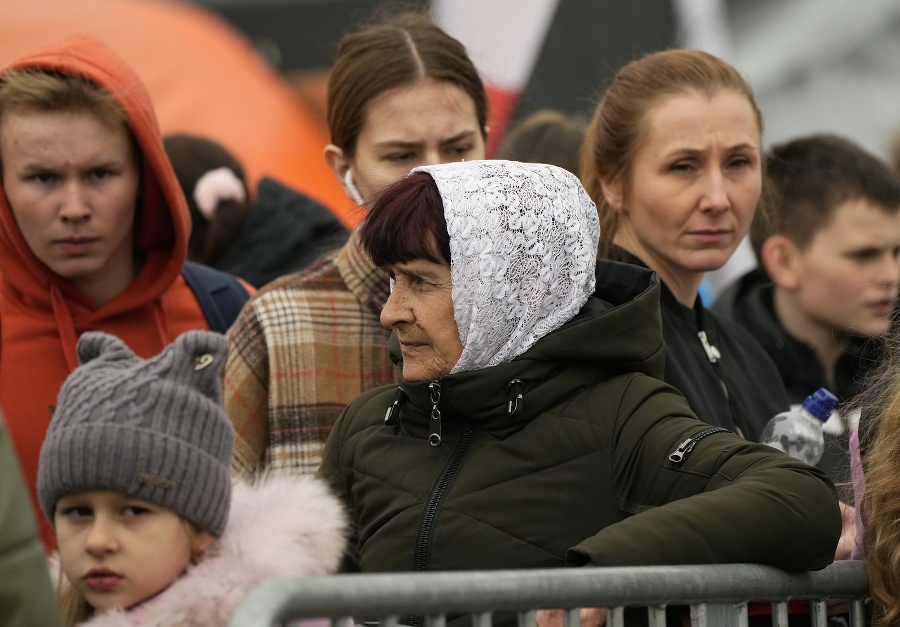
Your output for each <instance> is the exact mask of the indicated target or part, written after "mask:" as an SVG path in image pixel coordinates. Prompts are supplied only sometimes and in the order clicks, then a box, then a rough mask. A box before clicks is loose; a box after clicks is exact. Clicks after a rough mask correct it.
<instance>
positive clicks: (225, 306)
mask: <svg viewBox="0 0 900 627" xmlns="http://www.w3.org/2000/svg"><path fill="white" fill-rule="evenodd" d="M181 275H182V276H183V277H184V280H185V281H186V282H187V284H188V287H190V288H191V290H192V291H193V292H194V296H196V297H197V301H198V302H199V303H200V308H201V309H202V310H203V315H204V316H205V317H206V322H207V323H208V324H209V328H210V329H211V330H213V331H218V332H219V333H225V332H226V331H228V327H230V326H231V323H233V322H234V321H235V319H236V318H237V316H238V314H239V313H240V312H241V308H242V307H243V306H244V303H246V302H247V299H248V298H250V295H249V294H248V293H247V290H246V289H244V286H243V285H241V282H240V281H238V280H237V278H235V277H234V276H233V275H231V274H228V273H226V272H221V271H219V270H216V269H214V268H210V267H208V266H204V265H201V264H199V263H194V262H192V261H186V262H185V264H184V267H183V268H182V269H181Z"/></svg>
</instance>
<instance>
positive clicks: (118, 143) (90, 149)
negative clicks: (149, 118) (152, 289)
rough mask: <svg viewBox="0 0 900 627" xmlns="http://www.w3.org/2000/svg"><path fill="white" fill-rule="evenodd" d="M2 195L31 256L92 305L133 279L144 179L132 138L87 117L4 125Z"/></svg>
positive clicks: (17, 119)
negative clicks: (76, 288)
mask: <svg viewBox="0 0 900 627" xmlns="http://www.w3.org/2000/svg"><path fill="white" fill-rule="evenodd" d="M0 155H2V163H3V172H2V176H3V188H4V190H5V191H6V197H7V199H8V201H9V205H10V207H11V209H12V213H13V217H14V218H15V220H16V224H17V225H18V227H19V230H20V231H21V233H22V236H23V237H24V239H25V242H26V243H27V244H28V246H29V248H30V249H31V251H32V252H33V253H34V255H35V256H36V257H37V258H38V259H39V260H40V261H41V262H43V263H44V265H46V266H47V267H48V268H50V270H52V271H53V272H55V273H56V274H58V275H59V276H61V277H63V278H65V279H69V280H70V281H72V282H73V283H75V284H76V285H77V286H79V287H80V288H82V290H83V291H85V293H87V294H88V295H89V296H91V297H93V298H94V300H96V301H98V302H102V301H105V300H108V299H109V298H111V297H113V296H115V295H117V294H119V293H121V292H122V291H124V290H125V288H127V287H128V285H129V284H130V282H131V280H132V278H133V263H134V262H133V257H132V255H133V253H132V248H133V246H132V227H133V224H134V215H135V205H136V201H137V194H138V187H139V185H140V173H139V171H138V165H137V160H136V158H135V154H134V149H133V147H132V144H131V140H130V138H129V135H128V131H127V130H126V129H125V128H124V127H121V126H113V125H110V124H108V123H106V122H105V121H103V120H101V119H100V118H98V117H97V116H95V115H94V114H92V113H89V112H84V111H56V112H41V111H29V110H21V111H20V110H16V109H11V110H7V111H6V112H4V113H3V116H2V118H0Z"/></svg>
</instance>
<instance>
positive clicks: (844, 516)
mask: <svg viewBox="0 0 900 627" xmlns="http://www.w3.org/2000/svg"><path fill="white" fill-rule="evenodd" d="M838 505H840V506H841V523H842V525H841V538H840V540H839V541H838V545H837V550H835V552H834V559H836V560H848V559H850V554H851V553H852V551H853V547H855V546H856V509H855V508H854V507H853V506H852V505H847V504H846V503H844V502H843V501H838Z"/></svg>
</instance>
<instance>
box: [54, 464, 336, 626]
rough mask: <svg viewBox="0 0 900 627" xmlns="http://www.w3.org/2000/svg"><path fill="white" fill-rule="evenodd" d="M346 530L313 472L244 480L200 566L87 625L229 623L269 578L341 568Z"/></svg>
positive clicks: (302, 574) (95, 618) (330, 572)
mask: <svg viewBox="0 0 900 627" xmlns="http://www.w3.org/2000/svg"><path fill="white" fill-rule="evenodd" d="M346 530H347V523H346V514H345V513H344V507H343V505H342V504H341V502H340V501H339V500H338V499H337V498H336V497H334V496H333V495H332V494H331V493H330V491H329V490H328V488H327V487H326V486H325V484H324V483H322V482H321V481H320V480H319V479H316V478H314V477H312V476H310V475H304V476H297V477H277V478H276V477H268V478H263V479H261V480H260V481H259V482H258V483H256V484H252V485H249V484H246V483H238V484H236V485H235V486H234V490H233V498H232V507H231V514H230V515H229V519H228V525H227V527H226V528H225V533H224V535H223V536H222V537H221V538H220V539H219V540H218V541H216V543H215V544H213V546H212V548H211V549H210V551H209V552H208V553H207V555H206V556H205V557H204V558H203V559H202V560H201V561H200V563H199V564H198V565H196V566H194V567H193V568H191V569H190V570H189V571H188V572H187V573H186V574H185V575H184V576H183V577H181V578H180V579H178V580H177V581H175V582H174V583H173V584H172V585H171V586H169V587H168V588H167V589H165V590H163V591H162V592H161V593H160V594H158V595H156V596H155V597H153V598H152V599H150V600H149V601H146V602H145V603H143V604H142V605H140V606H138V607H136V608H134V609H133V610H131V611H130V612H122V611H113V612H107V613H104V614H100V615H97V616H94V617H93V618H91V619H90V620H88V621H87V622H85V623H83V626H84V627H132V626H135V625H141V626H142V627H168V626H170V625H182V626H184V627H208V626H210V625H222V626H223V627H224V625H227V624H228V621H229V619H230V618H231V615H232V614H233V613H234V611H235V610H236V609H237V606H238V605H239V604H240V603H241V601H243V599H244V597H245V596H246V595H247V593H248V592H250V590H252V589H253V588H255V587H256V586H257V585H259V584H260V583H262V582H263V581H265V580H267V579H272V578H275V577H309V576H314V575H330V574H333V573H335V572H337V569H338V566H339V565H340V561H341V557H342V555H343V552H344V547H345V545H346V537H347V536H346ZM57 568H58V566H57Z"/></svg>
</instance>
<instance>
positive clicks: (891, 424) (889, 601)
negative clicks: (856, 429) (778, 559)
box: [859, 331, 900, 625]
mask: <svg viewBox="0 0 900 627" xmlns="http://www.w3.org/2000/svg"><path fill="white" fill-rule="evenodd" d="M898 350H900V334H898V332H896V331H895V332H894V335H893V336H892V337H891V338H890V340H889V347H888V348H887V349H886V352H885V355H887V357H885V360H884V362H883V364H882V365H881V366H880V368H879V374H878V375H877V376H878V378H877V379H876V380H875V382H874V384H873V385H872V386H871V387H870V389H869V391H868V392H867V398H866V399H865V404H864V406H863V421H862V422H861V423H860V433H859V437H860V444H861V445H863V444H864V443H865V444H867V445H868V446H866V447H865V448H866V451H865V456H864V457H863V468H864V470H865V477H866V487H865V491H864V493H863V498H862V505H861V507H862V512H861V515H862V518H863V520H864V521H865V548H866V574H867V578H868V584H869V594H870V596H871V598H872V600H873V601H874V602H875V605H876V616H875V619H876V624H877V625H895V624H898V623H900V595H898V593H897V591H898V590H900V486H898V475H900V473H898V471H900V356H896V357H890V355H897V351H898ZM868 416H871V418H870V419H869V420H866V418H867V417H868Z"/></svg>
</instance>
